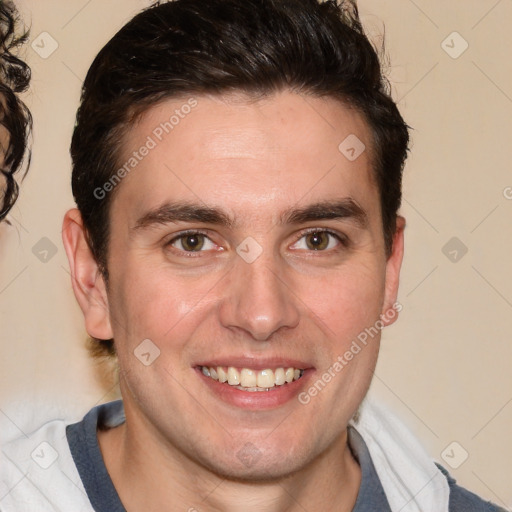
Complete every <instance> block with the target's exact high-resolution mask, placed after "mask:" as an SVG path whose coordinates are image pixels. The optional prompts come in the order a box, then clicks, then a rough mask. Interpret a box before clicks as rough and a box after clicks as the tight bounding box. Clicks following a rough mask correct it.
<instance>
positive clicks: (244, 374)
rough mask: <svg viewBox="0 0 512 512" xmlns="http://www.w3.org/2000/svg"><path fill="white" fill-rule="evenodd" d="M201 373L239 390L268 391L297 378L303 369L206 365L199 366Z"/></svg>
mask: <svg viewBox="0 0 512 512" xmlns="http://www.w3.org/2000/svg"><path fill="white" fill-rule="evenodd" d="M199 368H200V370H201V371H202V372H203V375H205V376H206V377H209V378H211V379H213V380H216V381H218V382H220V383H223V384H227V385H229V386H232V387H234V388H235V389H239V390H241V391H250V392H253V391H270V390H272V389H274V388H278V387H281V386H286V385H287V384H289V383H291V382H293V381H296V380H299V379H300V378H301V377H302V375H303V374H304V370H302V369H299V368H293V367H289V368H274V369H271V368H267V369H265V370H251V369H250V368H241V369H238V368H235V367H233V366H229V367H227V368H226V367H223V366H216V367H213V366H211V367H208V366H200V367H199Z"/></svg>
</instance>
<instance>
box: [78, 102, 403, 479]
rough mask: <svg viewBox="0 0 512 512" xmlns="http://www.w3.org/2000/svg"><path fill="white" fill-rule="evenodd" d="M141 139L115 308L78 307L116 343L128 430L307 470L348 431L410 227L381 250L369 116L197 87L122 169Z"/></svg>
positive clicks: (196, 449)
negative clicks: (390, 248)
mask: <svg viewBox="0 0 512 512" xmlns="http://www.w3.org/2000/svg"><path fill="white" fill-rule="evenodd" d="M186 104H189V105H193V106H192V108H185V107H184V105H186ZM176 111H178V112H180V113H181V115H177V116H175V117H176V119H178V118H179V121H178V122H176V119H174V122H173V128H172V129H169V127H168V126H167V129H168V133H167V132H166V131H165V130H162V123H164V122H165V121H168V120H169V119H170V118H171V116H172V115H173V114H175V112H176ZM185 112H186V114H185ZM159 128H160V129H159ZM348 136H352V139H349V141H350V140H351V141H352V145H354V142H353V141H355V140H356V139H354V138H353V136H356V137H357V138H358V139H359V141H360V142H362V143H364V145H365V146H366V150H365V151H363V152H362V154H360V156H359V157H358V158H356V159H355V160H354V156H356V155H357V153H356V154H354V152H353V151H350V147H349V148H348V151H345V153H343V152H342V151H340V149H339V146H340V144H341V143H342V142H343V141H344V140H345V139H346V138H347V137H348ZM148 137H149V138H148ZM150 139H151V140H152V142H150ZM360 142H358V143H357V145H356V147H355V149H356V151H357V150H358V149H360V148H362V146H361V145H360ZM144 145H146V146H147V147H148V146H152V147H151V148H150V149H149V150H148V151H147V152H146V151H144V150H142V151H139V148H141V147H142V146H144ZM343 148H345V146H343V145H342V149H343ZM345 149H346V148H345ZM134 151H138V156H137V157H135V158H136V159H137V164H136V166H135V167H134V168H133V170H131V171H130V172H129V173H126V174H127V175H126V176H125V177H124V178H123V181H122V183H120V184H119V185H117V186H118V189H117V190H116V194H115V197H114V200H113V203H112V205H111V210H110V219H111V238H110V242H109V243H110V245H109V256H108V270H109V284H108V291H102V290H103V288H102V287H103V284H102V282H101V279H100V278H97V279H96V281H94V283H92V281H91V283H92V284H91V289H93V288H94V289H95V290H96V292H97V293H98V296H102V297H103V298H101V299H98V301H100V300H104V301H105V306H106V307H105V308H99V307H96V306H95V305H94V304H86V305H85V306H84V305H83V304H84V303H85V302H84V300H82V301H81V303H82V308H83V309H84V312H85V317H86V324H87V328H88V331H89V334H91V335H92V336H95V337H100V338H101V337H103V338H108V337H112V336H113V337H114V338H115V343H116V347H117V352H118V355H119V364H120V367H121V390H122V394H123V398H124V402H125V410H126V415H127V420H128V421H127V425H130V428H131V429H132V430H133V431H135V432H137V433H138V434H137V435H140V436H144V437H145V438H146V439H152V440H153V441H154V440H157V441H155V442H156V443H158V444H160V447H161V449H163V450H164V451H168V452H169V453H174V454H180V457H182V458H183V460H187V461H189V462H191V463H194V464H199V465H201V466H202V467H206V468H208V469H210V470H212V471H214V472H216V473H217V474H219V475H223V476H228V477H229V476H233V477H235V476H236V477H238V478H248V479H258V478H263V477H266V478H268V477H271V478H274V477H278V476H282V475H286V474H290V473H291V472H293V471H297V470H299V469H301V468H304V467H306V466H307V465H308V464H311V463H313V461H314V460H315V459H316V458H317V457H318V456H319V455H320V454H322V453H323V452H325V450H326V449H328V448H329V447H330V446H332V445H333V444H334V443H336V442H337V441H338V440H339V439H340V438H341V437H342V436H343V435H344V434H345V431H346V426H347V423H348V421H349V420H350V418H351V417H352V415H353V414H354V413H355V411H356V410H357V407H358V406H359V404H360V402H361V401H362V399H363V397H364V395H365V393H366V391H367V389H368V386H369V384H370V381H371V377H372V372H373V370H374V367H375V363H376V359H377V353H378V347H379V335H380V333H379V334H377V335H374V337H373V338H371V337H368V340H367V343H366V344H365V345H363V344H362V343H361V342H359V343H358V345H359V346H360V347H359V348H360V350H359V351H358V352H357V353H355V352H356V349H353V350H352V357H350V356H346V355H345V354H346V353H347V351H349V352H350V351H351V347H354V344H353V342H354V340H357V339H358V336H360V335H361V333H362V332H363V331H364V330H365V329H366V328H370V327H372V326H375V324H376V323H377V325H380V326H382V323H379V322H378V321H379V317H380V315H382V314H385V313H386V312H387V311H388V310H389V309H390V308H391V307H392V305H393V303H394V301H395V299H396V291H397V286H398V272H399V267H400V262H401V256H402V253H401V239H402V230H401V229H399V230H398V232H397V235H396V236H395V249H394V252H393V254H392V255H391V257H390V258H386V253H385V247H384V236H383V229H382V220H381V213H380V203H379V195H378V190H377V188H376V185H375V183H374V181H373V178H372V173H371V138H370V132H369V128H368V127H367V125H366V123H365V122H364V121H363V119H362V117H361V116H360V115H359V114H358V113H356V112H355V111H353V110H350V109H349V108H347V107H345V106H343V105H342V104H341V103H339V102H337V101H335V100H333V99H318V98H311V97H308V98H307V99H306V98H303V97H301V96H299V95H297V94H294V93H291V92H283V93H280V94H277V95H274V96H272V97H269V98H267V99H264V100H258V101H248V100H247V99H244V98H243V97H241V96H226V97H206V96H198V97H197V98H195V99H194V100H193V101H189V100H188V99H185V100H176V99H173V100H172V101H167V102H165V103H163V104H161V105H158V106H156V107H154V108H152V109H151V110H149V111H148V112H147V113H146V114H145V115H144V117H143V118H142V119H141V121H140V122H139V123H138V124H137V125H136V126H134V128H133V129H132V130H131V131H130V132H129V134H128V135H127V137H126V140H125V144H124V147H123V157H122V165H123V164H124V163H125V162H128V161H129V159H130V158H131V157H133V152H134ZM142 153H144V154H145V156H142ZM345 155H348V156H350V157H351V158H347V156H345ZM139 157H140V159H139ZM132 163H134V162H132ZM98 290H99V291H98ZM103 295H104V296H103ZM386 318H394V315H392V316H391V317H389V315H388V316H387V317H386ZM390 321H391V320H387V321H386V320H384V323H386V322H387V323H390ZM374 330H375V329H374ZM360 339H361V337H360ZM144 340H145V341H144ZM141 343H142V345H141ZM336 361H338V362H339V365H336V364H335V363H336ZM340 365H341V369H340ZM205 367H207V368H213V369H214V371H213V372H212V371H211V370H209V372H208V371H206V369H205ZM219 368H220V369H219ZM290 369H291V370H290ZM265 370H267V371H265ZM268 370H270V371H268ZM287 370H288V371H287ZM295 370H299V371H295ZM224 372H225V373H227V375H226V377H224V375H223V374H224ZM208 373H209V376H208ZM299 375H301V376H300V377H299ZM326 375H327V377H326ZM329 375H330V378H329ZM297 377H299V378H298V379H297ZM219 378H220V380H224V378H228V382H220V381H219ZM292 379H297V380H292ZM276 380H277V384H276ZM288 381H290V382H288ZM318 381H321V383H320V384H318ZM326 381H327V382H326ZM322 384H323V385H322ZM315 385H316V387H315ZM242 388H243V389H242ZM256 388H258V389H261V388H263V389H264V390H263V391H261V390H256ZM312 389H316V392H315V391H311V390H312ZM153 441H152V442H153Z"/></svg>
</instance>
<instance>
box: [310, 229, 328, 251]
mask: <svg viewBox="0 0 512 512" xmlns="http://www.w3.org/2000/svg"><path fill="white" fill-rule="evenodd" d="M329 236H330V235H329V233H327V232H325V231H319V232H317V233H309V234H307V235H306V245H307V247H308V249H310V250H312V251H323V250H325V249H327V247H329Z"/></svg>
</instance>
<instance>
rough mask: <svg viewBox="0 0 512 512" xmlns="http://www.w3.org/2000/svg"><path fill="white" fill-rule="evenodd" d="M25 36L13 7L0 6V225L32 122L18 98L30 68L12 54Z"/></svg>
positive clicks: (10, 201) (14, 195)
mask: <svg viewBox="0 0 512 512" xmlns="http://www.w3.org/2000/svg"><path fill="white" fill-rule="evenodd" d="M27 37H28V32H25V31H23V32H20V20H19V17H18V12H17V10H16V8H15V7H14V5H13V4H12V3H11V2H8V1H2V2H0V221H1V220H2V219H4V218H5V217H6V216H7V214H8V213H9V211H10V210H11V208H12V207H13V206H14V203H15V201H16V199H17V197H18V184H17V182H16V179H15V176H14V175H15V174H16V173H19V172H20V171H21V170H22V168H23V164H24V162H26V163H27V165H26V167H27V168H28V161H29V159H30V155H29V157H28V158H26V153H27V144H28V137H29V133H30V130H31V126H32V118H31V115H30V112H29V111H28V109H27V107H26V106H25V104H24V103H23V102H22V101H21V99H20V98H19V96H18V95H19V93H22V92H24V91H25V90H26V89H27V88H28V85H29V82H30V68H29V67H28V65H27V64H26V63H25V62H23V61H22V60H21V59H20V58H19V57H17V56H16V54H15V52H16V51H17V50H18V48H19V47H20V46H21V45H23V43H24V42H25V41H26V40H27Z"/></svg>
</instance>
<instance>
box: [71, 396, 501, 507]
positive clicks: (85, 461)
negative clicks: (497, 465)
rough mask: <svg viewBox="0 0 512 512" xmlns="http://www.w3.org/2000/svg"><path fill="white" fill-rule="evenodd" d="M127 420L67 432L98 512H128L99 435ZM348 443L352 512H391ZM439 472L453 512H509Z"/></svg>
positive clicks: (105, 419)
mask: <svg viewBox="0 0 512 512" xmlns="http://www.w3.org/2000/svg"><path fill="white" fill-rule="evenodd" d="M124 420H125V418H124V409H123V403H122V402H121V401H116V402H110V403H107V404H103V405H100V406H98V407H95V408H94V409H92V410H91V411H90V412H89V413H88V414H87V415H86V416H85V417H84V419H83V420H82V421H80V422H79V423H75V424H73V425H69V426H68V427H67V429H66V434H67V438H68V443H69V447H70V450H71V454H72V456H73V460H74V462H75V465H76V467H77V470H78V473H79V474H80V478H81V479H82V483H83V485H84V488H85V490H86V492H87V496H88V498H89V501H90V502H91V505H92V507H93V508H94V510H95V511H96V512H126V509H125V508H124V506H123V504H122V502H121V500H120V498H119V495H118V494H117V491H116V489H115V487H114V484H113V483H112V480H111V478H110V476H109V474H108V471H107V468H106V467H105V463H104V462H103V457H102V455H101V451H100V447H99V444H98V438H97V434H96V432H97V430H98V429H108V428H112V427H115V426H117V425H120V424H121V423H123V422H124ZM348 442H349V446H350V449H351V451H352V453H353V455H354V457H355V458H356V460H357V461H358V463H359V466H360V467H361V485H360V488H359V493H358V495H357V500H356V504H355V506H354V509H353V511H352V512H376V511H378V512H391V509H390V507H389V503H388V500H387V498H386V495H385V493H384V489H383V488H382V485H381V483H380V480H379V478H378V476H377V472H376V470H375V466H374V465H373V462H372V459H371V456H370V453H369V451H368V448H367V446H366V443H365V442H364V440H363V438H362V437H361V435H360V434H359V433H358V432H357V430H355V429H354V428H352V427H349V428H348ZM439 469H440V471H441V472H442V473H443V474H444V475H445V476H446V478H447V479H448V483H449V486H450V512H500V511H502V512H505V511H504V509H500V508H498V507H496V506H495V505H493V504H491V503H488V502H485V501H483V500H481V499H480V498H479V497H478V496H476V495H475V494H472V493H470V492H469V491H467V490H465V489H462V488H461V487H459V486H458V485H457V484H456V483H455V480H454V479H453V478H452V477H451V476H450V475H449V474H448V472H447V471H446V470H445V469H444V468H442V467H441V466H439Z"/></svg>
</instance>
